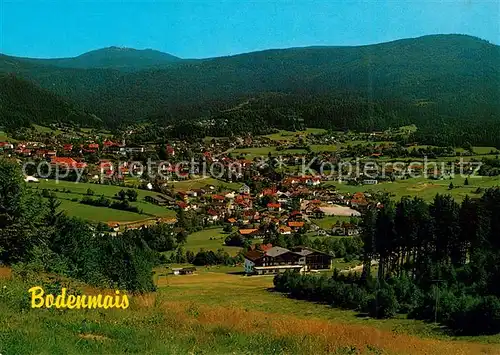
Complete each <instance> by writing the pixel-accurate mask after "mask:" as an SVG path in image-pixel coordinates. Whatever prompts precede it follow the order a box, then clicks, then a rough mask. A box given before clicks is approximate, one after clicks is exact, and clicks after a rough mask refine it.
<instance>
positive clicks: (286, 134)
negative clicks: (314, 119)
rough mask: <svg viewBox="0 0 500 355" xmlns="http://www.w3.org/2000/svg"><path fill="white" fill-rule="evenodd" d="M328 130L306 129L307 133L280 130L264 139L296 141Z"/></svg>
mask: <svg viewBox="0 0 500 355" xmlns="http://www.w3.org/2000/svg"><path fill="white" fill-rule="evenodd" d="M325 132H326V129H322V128H306V130H305V131H286V130H280V131H278V132H276V133H272V134H267V135H265V136H264V137H266V138H269V139H271V140H275V141H282V140H286V141H294V140H296V138H297V137H298V136H303V135H307V134H318V133H325Z"/></svg>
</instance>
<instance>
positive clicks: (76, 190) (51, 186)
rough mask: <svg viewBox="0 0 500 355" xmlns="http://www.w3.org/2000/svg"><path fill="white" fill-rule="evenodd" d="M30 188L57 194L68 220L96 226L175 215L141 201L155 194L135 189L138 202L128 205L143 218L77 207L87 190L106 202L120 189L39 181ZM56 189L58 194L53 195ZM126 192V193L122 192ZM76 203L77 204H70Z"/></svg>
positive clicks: (168, 210)
mask: <svg viewBox="0 0 500 355" xmlns="http://www.w3.org/2000/svg"><path fill="white" fill-rule="evenodd" d="M30 186H32V187H33V188H38V189H39V190H40V189H48V190H51V191H52V192H54V193H55V194H56V196H57V197H58V198H59V199H60V201H61V208H62V209H63V210H65V211H66V213H67V214H68V215H70V216H75V217H80V218H83V219H87V220H90V221H95V222H109V221H114V222H132V221H140V220H144V219H147V218H150V217H152V216H156V217H175V211H173V210H171V209H168V208H165V207H161V206H157V205H154V204H152V203H149V202H146V201H144V198H145V197H146V196H148V195H149V196H154V195H156V194H157V193H156V192H151V191H146V190H139V189H136V191H137V194H138V197H137V202H131V203H130V204H131V205H133V206H137V207H138V208H139V209H142V210H143V212H144V214H139V213H134V212H129V211H120V210H115V209H112V208H105V207H95V206H89V205H83V204H81V203H79V201H80V200H81V199H82V197H83V196H84V195H85V194H86V192H87V189H91V190H92V191H94V196H100V195H104V196H105V197H107V198H110V199H111V198H113V197H114V196H115V195H116V193H117V192H118V191H120V190H121V189H123V187H120V186H112V185H100V184H90V183H77V184H76V183H74V182H69V181H59V182H57V181H55V180H48V181H45V180H40V183H39V184H36V185H30ZM56 189H58V190H59V191H55V190H56ZM63 189H65V190H66V191H67V190H70V191H71V192H70V193H67V192H62V190H63ZM125 190H126V189H125ZM74 199H78V201H72V200H74Z"/></svg>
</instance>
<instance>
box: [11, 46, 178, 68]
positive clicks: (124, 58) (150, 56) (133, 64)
mask: <svg viewBox="0 0 500 355" xmlns="http://www.w3.org/2000/svg"><path fill="white" fill-rule="evenodd" d="M16 59H17V60H20V61H25V62H28V63H32V64H41V65H52V66H56V67H61V68H75V69H117V70H125V71H134V70H142V69H147V68H155V67H158V68H160V67H165V66H168V65H172V64H174V63H178V62H180V61H182V59H180V58H178V57H176V56H173V55H171V54H167V53H163V52H160V51H156V50H153V49H144V50H137V49H132V48H123V47H108V48H102V49H97V50H94V51H90V52H87V53H84V54H82V55H79V56H77V57H74V58H54V59H34V58H16Z"/></svg>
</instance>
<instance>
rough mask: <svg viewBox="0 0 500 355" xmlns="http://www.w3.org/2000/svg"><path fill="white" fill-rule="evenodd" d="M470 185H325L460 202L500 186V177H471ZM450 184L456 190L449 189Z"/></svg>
mask: <svg viewBox="0 0 500 355" xmlns="http://www.w3.org/2000/svg"><path fill="white" fill-rule="evenodd" d="M468 182H469V185H467V186H466V185H465V184H464V183H465V178H462V177H455V178H453V179H443V180H431V179H426V178H423V177H421V178H411V179H406V180H399V179H398V180H396V181H394V182H382V183H378V184H377V185H348V184H345V183H342V184H339V183H338V182H337V181H329V182H326V183H325V184H324V185H325V186H328V185H334V186H335V187H336V188H337V190H339V191H340V192H349V193H355V192H386V193H389V194H390V195H391V196H393V197H394V198H395V199H400V198H401V197H403V196H412V197H413V196H418V197H421V198H423V199H424V200H427V201H430V200H432V199H433V198H434V196H435V195H436V194H438V193H439V194H450V195H452V196H453V197H455V199H457V200H458V201H461V200H463V199H464V198H465V196H466V195H470V196H471V197H472V196H478V195H477V194H476V193H475V191H476V190H477V189H478V188H482V189H485V188H488V187H495V186H500V176H471V177H468ZM450 183H453V185H454V188H453V189H451V190H450V189H449V186H450Z"/></svg>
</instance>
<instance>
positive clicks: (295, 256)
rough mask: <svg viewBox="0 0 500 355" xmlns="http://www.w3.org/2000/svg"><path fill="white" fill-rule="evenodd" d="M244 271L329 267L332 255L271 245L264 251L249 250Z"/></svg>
mask: <svg viewBox="0 0 500 355" xmlns="http://www.w3.org/2000/svg"><path fill="white" fill-rule="evenodd" d="M244 257H245V273H247V274H257V275H264V274H276V273H280V272H285V271H286V270H294V271H298V272H305V271H309V270H321V269H330V267H331V263H332V260H333V257H332V256H331V255H328V254H326V253H323V252H320V251H317V250H314V249H311V248H306V247H295V248H293V249H292V250H288V249H286V248H282V247H272V248H270V249H268V250H266V251H259V250H250V251H248V252H247V253H246V254H245V255H244Z"/></svg>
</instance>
